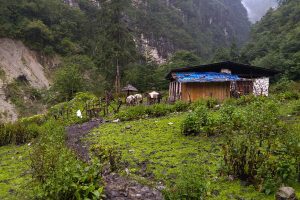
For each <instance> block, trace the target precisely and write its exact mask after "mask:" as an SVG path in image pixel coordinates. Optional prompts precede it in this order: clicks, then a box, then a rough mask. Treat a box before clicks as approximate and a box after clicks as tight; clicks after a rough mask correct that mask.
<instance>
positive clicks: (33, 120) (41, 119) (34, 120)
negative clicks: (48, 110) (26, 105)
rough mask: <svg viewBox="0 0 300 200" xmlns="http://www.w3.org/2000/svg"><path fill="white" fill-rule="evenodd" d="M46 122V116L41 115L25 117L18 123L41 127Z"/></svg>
mask: <svg viewBox="0 0 300 200" xmlns="http://www.w3.org/2000/svg"><path fill="white" fill-rule="evenodd" d="M46 120H47V118H46V116H45V115H43V114H41V115H34V116H31V117H26V118H21V119H20V122H21V123H22V124H37V125H39V126H40V125H42V124H43V123H45V122H46Z"/></svg>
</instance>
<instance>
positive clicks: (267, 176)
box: [223, 101, 296, 193]
mask: <svg viewBox="0 0 300 200" xmlns="http://www.w3.org/2000/svg"><path fill="white" fill-rule="evenodd" d="M277 108H278V105H277V104H276V103H274V102H273V101H266V102H264V103H261V102H259V101H254V102H253V103H251V104H249V105H248V106H247V107H245V108H244V109H243V111H241V110H240V109H236V110H234V111H233V112H232V113H231V114H230V115H231V116H234V115H236V114H235V113H239V114H237V116H240V117H239V118H242V120H240V121H239V123H238V124H235V122H234V123H232V127H231V128H232V131H231V134H229V135H228V139H227V142H226V144H225V145H224V147H223V153H224V164H225V167H224V168H223V170H225V171H226V172H227V173H228V174H231V175H234V176H236V177H238V178H240V179H243V180H248V181H250V182H251V183H253V184H254V185H255V186H256V187H257V188H259V189H260V190H261V191H263V192H265V193H271V192H274V190H275V188H276V187H278V186H280V185H281V184H282V183H288V182H289V181H290V180H292V179H293V178H294V177H295V171H296V165H295V158H294V157H293V156H292V155H291V154H290V153H289V152H288V151H287V145H286V144H285V143H284V142H283V141H284V140H283V137H285V136H286V135H287V134H288V131H287V128H286V126H285V125H284V124H283V123H282V122H281V121H280V120H279V118H278V115H279V113H278V109H277ZM233 119H234V118H233Z"/></svg>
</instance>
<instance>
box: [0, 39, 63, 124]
mask: <svg viewBox="0 0 300 200" xmlns="http://www.w3.org/2000/svg"><path fill="white" fill-rule="evenodd" d="M58 63H59V59H58V58H48V57H47V56H43V55H41V54H40V53H37V52H35V51H32V50H30V49H29V48H27V47H26V46H25V45H24V44H23V42H21V41H16V40H13V39H8V38H0V72H1V73H0V74H1V76H0V115H1V116H0V118H1V119H2V121H15V120H16V119H17V117H18V114H17V112H16V110H15V107H14V105H13V104H12V103H11V102H10V101H9V100H8V99H7V98H6V96H5V92H4V88H5V86H6V85H7V84H9V83H11V82H12V81H13V80H15V79H22V80H26V82H28V83H29V84H30V85H31V86H32V87H34V88H37V89H42V88H49V86H50V81H49V78H48V77H47V76H46V71H47V70H48V69H49V68H51V67H55V66H56V65H58Z"/></svg>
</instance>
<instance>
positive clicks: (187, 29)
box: [0, 0, 250, 75]
mask: <svg viewBox="0 0 300 200" xmlns="http://www.w3.org/2000/svg"><path fill="white" fill-rule="evenodd" d="M67 4H69V5H67ZM0 5H1V7H0V11H1V14H0V22H1V23H0V24H1V32H0V36H1V37H10V38H17V39H21V40H23V41H25V43H26V44H27V45H28V46H29V47H31V48H33V49H35V50H38V51H42V52H43V53H45V54H48V55H49V54H50V55H51V54H54V53H58V54H61V55H63V56H69V55H74V54H86V55H88V56H89V57H90V58H92V59H93V60H94V61H95V62H96V63H97V67H98V68H101V67H103V66H101V65H105V67H104V71H105V72H107V73H108V75H109V74H110V73H112V72H110V68H113V66H115V65H116V64H117V63H116V60H118V62H119V64H120V65H123V66H126V65H127V64H128V63H132V62H137V61H141V60H143V59H142V58H141V57H140V56H138V54H142V55H145V54H148V55H149V57H154V58H155V60H156V61H159V62H160V61H163V60H165V59H167V58H168V57H169V56H170V55H171V54H172V53H174V52H175V51H177V50H182V49H185V50H190V51H193V52H195V53H196V54H197V55H198V56H200V57H202V58H203V59H204V60H207V59H208V58H209V57H211V55H212V54H213V52H214V51H215V49H216V48H218V47H220V46H221V47H224V46H228V45H230V44H231V43H232V41H236V42H237V43H238V44H242V43H243V42H245V41H246V39H247V37H248V33H249V29H250V23H249V21H248V19H247V12H246V9H245V8H244V7H243V6H242V4H241V2H240V1H228V0H221V1H216V0H214V1H204V0H201V1H196V0H189V1H177V0H172V1H169V0H168V1H158V0H147V1H146V0H143V1H130V0H126V1H121V2H119V1H89V0H77V1H76V0H72V1H63V0H53V1H46V0H33V1H28V0H21V1H16V0H12V1H4V0H1V1H0ZM116 30H117V31H116ZM117 36H118V37H117ZM135 44H138V49H136V46H135ZM108 55H109V56H108ZM124 57H126V59H125V58H124ZM107 68H108V69H107ZM105 75H107V74H105ZM110 75H111V74H110Z"/></svg>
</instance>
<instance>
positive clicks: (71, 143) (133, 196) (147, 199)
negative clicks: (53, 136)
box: [66, 119, 163, 200]
mask: <svg viewBox="0 0 300 200" xmlns="http://www.w3.org/2000/svg"><path fill="white" fill-rule="evenodd" d="M102 123H104V121H103V119H97V120H92V121H89V122H86V123H84V124H81V125H78V124H76V125H72V126H69V127H67V128H66V131H67V139H66V144H67V146H68V147H69V148H70V149H72V150H73V151H74V152H75V153H76V154H77V155H78V157H79V158H80V159H82V160H84V161H85V162H88V161H89V160H90V157H89V152H88V144H85V143H82V141H81V138H83V137H84V136H86V135H87V134H88V133H89V132H90V131H91V130H92V129H94V128H96V127H98V126H99V125H100V124H102ZM103 179H104V181H105V183H106V185H105V195H106V198H105V199H107V200H138V199H139V200H140V199H141V200H163V196H162V194H161V192H160V191H158V190H157V189H152V188H149V187H148V186H144V185H141V184H139V183H137V182H136V181H133V180H130V179H128V178H126V177H122V176H120V175H118V174H114V173H111V174H105V175H103Z"/></svg>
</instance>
